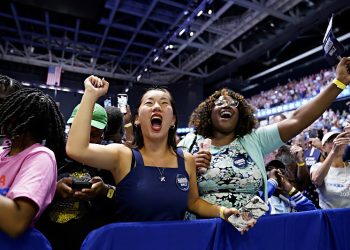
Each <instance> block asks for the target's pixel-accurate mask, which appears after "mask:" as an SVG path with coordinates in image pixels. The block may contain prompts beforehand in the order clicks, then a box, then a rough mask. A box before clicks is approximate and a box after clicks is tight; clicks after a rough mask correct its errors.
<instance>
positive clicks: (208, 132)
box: [189, 88, 258, 137]
mask: <svg viewBox="0 0 350 250" xmlns="http://www.w3.org/2000/svg"><path fill="white" fill-rule="evenodd" d="M221 95H228V96H230V97H232V98H233V99H236V100H237V101H238V102H239V105H238V107H237V109H238V112H239V120H238V124H237V126H236V128H235V135H236V137H243V136H244V135H246V134H249V133H251V132H252V130H253V129H254V128H255V127H256V125H257V123H258V121H257V119H256V118H255V116H254V112H255V109H254V108H253V107H252V106H251V105H250V104H249V103H248V102H247V101H246V100H245V99H244V97H243V96H242V95H240V94H238V93H236V92H234V91H232V90H230V89H226V88H224V89H221V90H218V91H215V92H214V94H212V95H211V96H209V97H208V98H207V99H206V100H204V101H203V102H202V103H200V104H199V105H198V107H197V108H196V109H195V110H194V111H193V112H192V114H191V118H190V121H189V127H193V128H194V129H195V130H196V133H198V134H200V135H202V136H204V137H212V136H213V129H214V128H213V124H212V120H211V112H212V110H213V108H214V106H215V104H214V102H215V100H216V99H218V98H219V97H220V96H221Z"/></svg>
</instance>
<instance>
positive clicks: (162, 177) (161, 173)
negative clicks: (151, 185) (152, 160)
mask: <svg viewBox="0 0 350 250" xmlns="http://www.w3.org/2000/svg"><path fill="white" fill-rule="evenodd" d="M157 169H158V172H159V175H160V176H159V180H160V181H162V182H165V176H163V173H164V170H165V168H161V169H162V170H160V168H159V167H157Z"/></svg>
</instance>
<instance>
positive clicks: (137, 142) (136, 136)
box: [132, 87, 177, 152]
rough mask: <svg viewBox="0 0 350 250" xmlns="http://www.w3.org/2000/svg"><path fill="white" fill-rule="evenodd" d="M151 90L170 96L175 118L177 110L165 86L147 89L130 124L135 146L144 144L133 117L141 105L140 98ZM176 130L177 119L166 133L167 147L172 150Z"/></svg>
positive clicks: (174, 147)
mask: <svg viewBox="0 0 350 250" xmlns="http://www.w3.org/2000/svg"><path fill="white" fill-rule="evenodd" d="M152 90H157V91H162V92H164V93H166V94H168V95H169V96H170V105H171V107H172V109H173V115H174V116H175V117H176V118H177V112H176V107H175V102H174V98H173V96H172V95H171V94H170V92H169V91H168V90H167V89H165V88H160V87H155V88H150V89H148V90H147V91H146V92H145V93H144V94H143V96H142V98H141V100H140V102H139V104H138V105H137V107H136V111H135V113H134V115H133V117H132V126H133V133H134V141H133V145H135V146H136V147H137V148H142V147H143V146H144V142H143V136H142V131H141V128H140V126H136V125H135V119H136V115H137V113H138V110H139V108H140V106H141V103H142V99H143V97H144V96H145V95H146V94H147V93H148V92H149V91H152ZM176 130H177V119H175V124H174V126H173V127H171V128H169V133H168V141H167V144H168V146H169V147H171V148H172V149H173V150H174V152H176V148H177V146H176Z"/></svg>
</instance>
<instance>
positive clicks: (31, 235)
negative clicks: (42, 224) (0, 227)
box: [0, 228, 52, 250]
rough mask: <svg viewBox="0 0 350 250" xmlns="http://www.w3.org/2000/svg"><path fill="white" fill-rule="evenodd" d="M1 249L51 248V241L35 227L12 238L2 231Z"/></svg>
mask: <svg viewBox="0 0 350 250" xmlns="http://www.w3.org/2000/svg"><path fill="white" fill-rule="evenodd" d="M0 249H1V250H14V249H16V250H22V249H23V250H51V249H52V247H51V245H50V242H49V241H48V240H47V239H46V238H45V236H44V235H43V234H42V233H41V232H39V231H38V230H36V229H35V228H29V229H28V230H27V231H25V232H24V233H23V234H22V235H21V236H20V237H17V238H15V239H14V238H11V237H9V236H7V234H5V233H4V232H1V231H0Z"/></svg>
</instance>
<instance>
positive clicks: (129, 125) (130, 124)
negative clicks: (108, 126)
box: [124, 122, 132, 128]
mask: <svg viewBox="0 0 350 250" xmlns="http://www.w3.org/2000/svg"><path fill="white" fill-rule="evenodd" d="M131 126H132V123H131V122H129V123H127V124H125V125H124V128H129V127H131Z"/></svg>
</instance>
